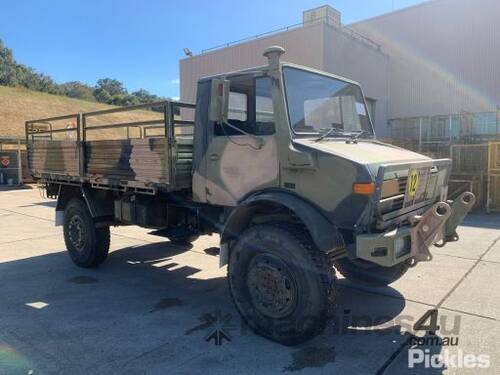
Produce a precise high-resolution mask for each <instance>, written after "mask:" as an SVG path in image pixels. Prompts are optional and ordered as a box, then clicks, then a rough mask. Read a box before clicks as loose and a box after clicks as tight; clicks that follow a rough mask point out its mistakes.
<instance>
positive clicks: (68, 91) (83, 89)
mask: <svg viewBox="0 0 500 375" xmlns="http://www.w3.org/2000/svg"><path fill="white" fill-rule="evenodd" d="M60 87H61V91H62V94H63V95H66V96H68V97H70V98H75V99H83V100H88V101H94V100H96V98H94V90H93V89H92V87H90V86H89V85H86V84H84V83H82V82H78V81H71V82H66V83H63V84H61V85H60Z"/></svg>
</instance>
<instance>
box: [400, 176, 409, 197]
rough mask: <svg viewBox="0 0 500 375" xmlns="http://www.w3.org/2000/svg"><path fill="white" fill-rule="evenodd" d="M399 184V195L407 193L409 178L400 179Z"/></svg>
mask: <svg viewBox="0 0 500 375" xmlns="http://www.w3.org/2000/svg"><path fill="white" fill-rule="evenodd" d="M398 182H399V194H404V193H406V184H407V183H408V177H400V178H398Z"/></svg>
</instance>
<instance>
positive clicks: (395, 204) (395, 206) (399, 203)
mask: <svg viewBox="0 0 500 375" xmlns="http://www.w3.org/2000/svg"><path fill="white" fill-rule="evenodd" d="M404 201H405V197H404V196H402V197H397V198H395V199H394V200H393V201H392V205H391V211H396V210H400V209H402V208H403V203H404ZM389 212H390V211H389Z"/></svg>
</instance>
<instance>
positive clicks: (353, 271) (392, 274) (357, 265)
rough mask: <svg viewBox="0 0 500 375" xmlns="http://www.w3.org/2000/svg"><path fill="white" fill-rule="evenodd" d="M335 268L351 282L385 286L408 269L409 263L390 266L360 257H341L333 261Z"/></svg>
mask: <svg viewBox="0 0 500 375" xmlns="http://www.w3.org/2000/svg"><path fill="white" fill-rule="evenodd" d="M335 268H336V269H337V271H339V272H340V273H341V274H342V275H343V276H344V277H345V278H346V279H348V280H351V281H353V282H357V283H362V284H368V285H373V286H386V285H389V284H391V283H393V282H395V281H396V280H398V279H400V278H401V277H402V276H403V275H404V274H405V273H406V271H408V268H410V265H409V264H408V263H407V262H403V263H400V264H396V265H395V266H392V267H382V266H379V265H378V264H375V263H372V262H368V261H365V260H361V259H353V260H351V259H349V258H343V259H339V260H337V261H336V262H335Z"/></svg>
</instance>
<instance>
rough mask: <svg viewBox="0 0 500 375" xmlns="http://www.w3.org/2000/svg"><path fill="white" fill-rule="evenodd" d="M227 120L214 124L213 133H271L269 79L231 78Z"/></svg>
mask: <svg viewBox="0 0 500 375" xmlns="http://www.w3.org/2000/svg"><path fill="white" fill-rule="evenodd" d="M228 123H229V124H230V125H231V126H228V125H227V124H224V125H222V124H215V128H214V134H215V136H234V135H244V134H245V133H248V134H253V135H269V134H273V133H274V112H273V104H272V99H271V80H270V78H268V77H259V78H254V77H243V78H239V77H233V78H231V85H230V92H229V113H228Z"/></svg>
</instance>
